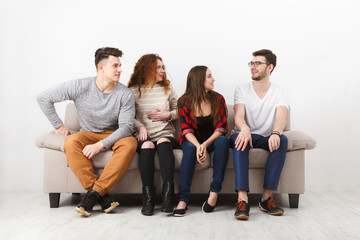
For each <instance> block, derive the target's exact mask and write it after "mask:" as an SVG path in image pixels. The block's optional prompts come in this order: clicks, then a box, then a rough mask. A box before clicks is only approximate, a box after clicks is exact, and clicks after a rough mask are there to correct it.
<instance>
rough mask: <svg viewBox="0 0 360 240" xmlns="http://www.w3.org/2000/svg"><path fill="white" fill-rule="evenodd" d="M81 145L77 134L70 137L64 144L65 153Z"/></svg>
mask: <svg viewBox="0 0 360 240" xmlns="http://www.w3.org/2000/svg"><path fill="white" fill-rule="evenodd" d="M80 143H81V142H80V139H79V137H78V135H77V134H71V135H69V136H68V137H67V138H66V139H65V142H64V152H66V150H70V149H74V147H75V146H77V145H79V144H80Z"/></svg>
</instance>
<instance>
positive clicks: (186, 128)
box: [178, 94, 228, 145]
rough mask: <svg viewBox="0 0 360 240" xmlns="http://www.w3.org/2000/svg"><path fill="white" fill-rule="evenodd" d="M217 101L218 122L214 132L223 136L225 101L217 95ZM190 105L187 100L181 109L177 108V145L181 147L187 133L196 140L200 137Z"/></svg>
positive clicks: (226, 129) (225, 121) (225, 120)
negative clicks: (178, 124)
mask: <svg viewBox="0 0 360 240" xmlns="http://www.w3.org/2000/svg"><path fill="white" fill-rule="evenodd" d="M183 97H184V96H182V97H181V98H183ZM181 98H180V99H181ZM180 99H179V100H180ZM218 101H219V103H220V109H219V114H220V121H219V122H218V123H217V124H216V126H215V130H214V132H221V133H223V134H226V133H227V131H228V125H227V108H226V103H225V99H224V97H223V96H222V95H221V94H218ZM178 102H179V101H178ZM191 103H192V102H191V101H190V100H188V101H186V102H185V104H184V106H183V107H178V113H179V120H180V127H181V135H180V139H179V145H181V143H182V142H183V141H184V140H185V135H186V134H188V133H192V134H194V135H195V137H196V138H197V139H199V137H200V134H199V129H198V126H197V124H196V121H195V117H194V114H193V112H192V111H191Z"/></svg>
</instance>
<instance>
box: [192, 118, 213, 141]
mask: <svg viewBox="0 0 360 240" xmlns="http://www.w3.org/2000/svg"><path fill="white" fill-rule="evenodd" d="M195 118H196V122H197V126H198V129H199V133H200V139H198V140H199V142H200V144H201V143H203V142H205V141H206V140H207V139H208V138H209V137H210V136H211V135H212V134H213V133H214V130H215V128H214V125H213V118H212V117H211V115H209V116H205V117H195Z"/></svg>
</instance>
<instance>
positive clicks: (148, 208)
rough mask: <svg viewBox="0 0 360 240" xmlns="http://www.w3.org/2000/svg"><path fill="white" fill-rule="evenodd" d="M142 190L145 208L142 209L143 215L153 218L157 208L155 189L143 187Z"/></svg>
mask: <svg viewBox="0 0 360 240" xmlns="http://www.w3.org/2000/svg"><path fill="white" fill-rule="evenodd" d="M142 190H143V192H142V202H143V208H142V209H141V213H142V214H143V215H146V216H151V215H153V213H154V206H155V187H154V186H143V188H142Z"/></svg>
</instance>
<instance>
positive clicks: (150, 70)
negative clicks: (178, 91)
mask: <svg viewBox="0 0 360 240" xmlns="http://www.w3.org/2000/svg"><path fill="white" fill-rule="evenodd" d="M157 60H160V61H162V59H161V57H160V56H159V55H157V54H146V55H144V56H142V57H141V58H140V59H139V60H138V61H137V63H136V64H135V67H134V72H133V74H132V75H131V77H130V80H129V83H128V87H132V86H134V85H136V84H138V90H139V94H140V96H139V97H140V98H141V90H140V89H141V86H142V85H145V84H148V83H150V84H152V83H154V82H155V83H156V68H157ZM163 69H164V70H165V66H164V65H163ZM159 84H160V86H162V87H164V88H165V93H167V91H169V90H170V81H169V80H168V79H167V76H166V72H165V73H164V78H163V80H162V81H161V82H159Z"/></svg>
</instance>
